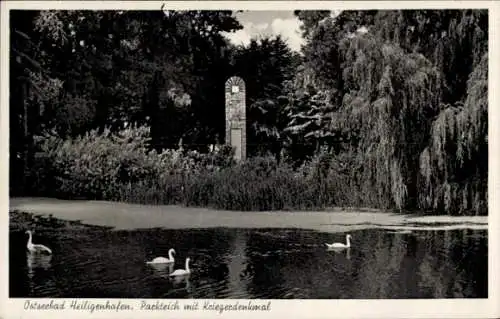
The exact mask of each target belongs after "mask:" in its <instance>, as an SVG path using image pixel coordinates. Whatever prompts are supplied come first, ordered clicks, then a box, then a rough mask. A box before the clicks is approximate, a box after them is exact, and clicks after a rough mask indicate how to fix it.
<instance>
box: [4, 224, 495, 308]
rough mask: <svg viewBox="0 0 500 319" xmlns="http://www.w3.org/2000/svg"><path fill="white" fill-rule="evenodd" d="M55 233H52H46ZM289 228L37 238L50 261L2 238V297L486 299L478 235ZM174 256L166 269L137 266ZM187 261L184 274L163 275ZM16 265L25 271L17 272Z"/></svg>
mask: <svg viewBox="0 0 500 319" xmlns="http://www.w3.org/2000/svg"><path fill="white" fill-rule="evenodd" d="M53 233H56V234H53ZM352 234H353V238H356V240H355V241H353V242H352V247H351V248H347V249H326V247H325V245H324V243H325V242H338V241H340V240H341V239H342V238H345V234H342V233H338V234H327V233H318V232H314V231H306V230H298V229H281V230H277V229H197V230H163V229H154V230H136V231H109V230H105V231H101V230H94V231H86V232H79V233H78V234H76V233H75V231H73V230H71V229H60V230H58V231H57V232H51V233H50V234H45V235H43V234H40V236H41V240H43V241H45V242H47V243H49V244H51V245H52V246H53V247H54V248H55V250H54V255H53V256H51V255H25V252H24V248H25V242H24V241H25V240H24V237H23V234H22V233H21V232H20V231H17V232H16V231H11V238H10V295H11V297H65V298H70V297H80V298H92V297H95V298H112V297H115V298H118V297H120V298H266V299H269V298H278V299H281V298H303V299H308V298H313V299H327V298H328V299H338V298H362V299H369V298H464V297H471V298H477V297H482V298H484V297H487V286H488V285H487V282H488V281H487V276H488V272H487V270H488V269H487V264H488V263H487V256H488V247H487V232H486V231H479V230H449V231H413V232H412V233H392V232H384V231H381V230H363V231H356V232H352ZM170 248H174V249H175V250H176V252H177V254H176V260H175V263H173V264H146V263H145V261H146V260H151V259H152V258H154V257H155V256H164V255H166V254H167V253H168V250H169V249H170ZM187 257H189V258H191V261H192V262H191V264H190V268H192V273H191V275H190V276H187V277H174V278H171V277H169V274H170V273H171V272H172V271H173V270H175V269H182V268H184V262H185V259H186V258H187ZM23 264H24V266H23Z"/></svg>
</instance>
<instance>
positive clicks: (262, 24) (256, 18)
mask: <svg viewBox="0 0 500 319" xmlns="http://www.w3.org/2000/svg"><path fill="white" fill-rule="evenodd" d="M236 18H237V19H238V20H239V21H240V23H241V25H242V26H243V29H242V30H238V31H236V32H232V33H225V34H224V35H225V36H226V37H227V38H229V40H230V41H231V42H232V43H233V44H236V45H240V44H243V45H247V44H248V43H250V39H253V38H260V37H263V36H269V35H271V36H276V35H281V36H282V38H283V39H284V40H285V41H286V42H287V44H288V45H289V46H290V48H291V49H292V50H294V51H297V52H298V51H299V50H300V46H301V45H302V44H303V43H304V39H303V38H302V36H301V32H300V29H299V28H300V23H301V22H300V21H299V20H298V19H297V18H296V17H295V16H294V14H293V11H246V12H240V13H236Z"/></svg>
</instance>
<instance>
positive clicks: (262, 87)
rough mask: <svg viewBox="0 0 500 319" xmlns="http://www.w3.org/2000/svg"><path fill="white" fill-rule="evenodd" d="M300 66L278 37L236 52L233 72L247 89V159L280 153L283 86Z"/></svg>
mask: <svg viewBox="0 0 500 319" xmlns="http://www.w3.org/2000/svg"><path fill="white" fill-rule="evenodd" d="M299 62H300V57H299V56H298V55H297V54H295V53H293V52H292V51H291V49H290V48H289V47H288V45H287V44H286V42H285V41H284V40H283V39H282V38H281V37H280V36H277V37H274V38H263V39H261V40H256V39H253V40H251V42H250V45H249V46H248V47H239V48H236V50H235V53H234V55H233V64H234V66H233V70H234V73H235V74H236V75H238V76H240V77H241V78H243V79H244V81H245V85H246V94H247V105H248V106H247V121H248V123H249V124H248V133H247V139H248V142H247V147H248V150H247V151H248V153H249V154H250V155H255V154H262V153H266V152H272V153H274V154H279V153H280V150H281V147H282V143H283V138H284V136H283V134H282V132H283V129H284V127H285V125H286V118H285V116H284V107H285V106H286V104H284V103H283V102H284V89H285V83H286V82H287V81H290V80H291V79H292V78H293V74H294V72H295V69H296V67H297V65H298V64H299Z"/></svg>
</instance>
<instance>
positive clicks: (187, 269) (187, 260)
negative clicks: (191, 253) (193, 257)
mask: <svg viewBox="0 0 500 319" xmlns="http://www.w3.org/2000/svg"><path fill="white" fill-rule="evenodd" d="M186 271H189V259H186Z"/></svg>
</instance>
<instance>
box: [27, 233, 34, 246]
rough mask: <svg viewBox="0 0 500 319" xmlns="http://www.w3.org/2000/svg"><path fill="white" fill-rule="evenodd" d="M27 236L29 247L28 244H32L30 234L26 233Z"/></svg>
mask: <svg viewBox="0 0 500 319" xmlns="http://www.w3.org/2000/svg"><path fill="white" fill-rule="evenodd" d="M28 235H29V238H28V245H29V244H32V243H33V242H32V238H31V233H28Z"/></svg>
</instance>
